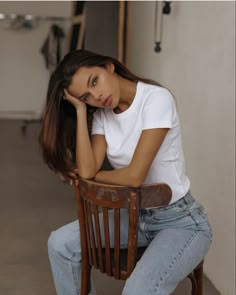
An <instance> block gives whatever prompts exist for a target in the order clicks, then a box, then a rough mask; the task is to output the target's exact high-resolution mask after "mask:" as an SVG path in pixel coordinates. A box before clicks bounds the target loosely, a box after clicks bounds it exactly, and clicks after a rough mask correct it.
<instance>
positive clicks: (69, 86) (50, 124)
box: [40, 50, 211, 295]
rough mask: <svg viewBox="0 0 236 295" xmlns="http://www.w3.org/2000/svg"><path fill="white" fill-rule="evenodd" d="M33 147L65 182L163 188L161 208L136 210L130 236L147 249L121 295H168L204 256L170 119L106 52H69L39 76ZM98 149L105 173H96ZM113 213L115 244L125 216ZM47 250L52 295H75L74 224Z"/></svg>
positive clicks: (200, 225) (151, 91)
mask: <svg viewBox="0 0 236 295" xmlns="http://www.w3.org/2000/svg"><path fill="white" fill-rule="evenodd" d="M91 116H93V122H92V130H91V136H90V131H89V129H90V128H88V125H89V124H88V123H87V122H88V121H89V122H90V121H91V120H89V118H90V117H91ZM40 143H41V146H42V150H43V157H44V160H45V161H46V163H47V164H48V166H49V167H50V168H51V169H53V170H54V171H56V172H59V173H60V174H63V175H64V176H65V177H67V178H68V179H72V180H73V181H76V173H78V174H79V175H80V176H81V177H83V178H86V179H91V178H93V179H95V180H96V181H98V182H104V183H110V184H120V185H127V186H131V187H138V186H140V185H142V184H144V183H146V184H147V183H160V182H164V183H167V184H168V185H169V186H170V187H171V189H172V200H171V203H170V204H169V205H168V206H165V207H161V208H151V209H147V210H142V211H141V212H140V222H139V235H138V241H139V244H140V245H148V248H147V250H146V251H145V253H144V255H143V256H142V258H141V260H140V261H139V262H138V263H137V265H136V267H135V269H134V271H133V273H132V274H131V276H130V277H129V279H128V280H127V281H126V283H125V287H124V290H123V293H122V294H123V295H128V294H129V295H130V294H134V295H150V294H151V295H154V294H155V295H166V294H170V293H171V292H172V291H173V290H174V289H175V287H176V286H177V285H178V283H179V282H180V281H181V280H182V279H183V278H185V277H186V276H187V275H188V274H189V273H190V272H191V271H192V270H193V269H194V268H195V267H196V266H197V265H198V263H199V262H200V261H201V260H202V259H203V258H204V256H205V255H206V253H207V251H208V249H209V246H210V243H211V229H210V225H209V223H208V220H207V216H206V213H205V212H204V209H203V207H202V206H201V205H200V204H199V203H197V202H196V201H195V200H194V198H193V197H192V195H191V193H190V181H189V179H188V177H187V176H186V174H185V164H184V156H183V149H182V142H181V134H180V122H179V117H178V113H177V110H176V105H175V101H174V98H173V96H172V94H171V93H170V92H169V91H168V90H167V89H166V88H164V87H162V86H161V85H160V84H158V83H156V82H154V81H151V80H147V79H142V78H140V77H138V76H136V75H134V74H132V73H131V72H130V71H129V70H128V69H127V68H126V67H125V66H124V65H122V64H121V63H119V62H118V61H117V60H115V59H113V58H111V57H107V56H101V55H98V54H95V53H92V52H89V51H85V50H78V51H74V52H70V53H69V54H67V55H66V56H65V57H64V59H63V60H62V62H61V63H60V64H59V65H58V67H57V69H56V70H55V72H54V73H53V74H52V76H51V79H50V82H49V87H48V93H47V104H46V108H45V112H44V116H43V122H42V129H41V134H40ZM105 155H107V157H108V159H109V162H110V163H111V165H112V167H113V168H114V170H112V171H101V170H100V169H101V166H102V163H103V161H104V158H105ZM122 214H123V216H122V226H123V229H124V230H122V233H121V236H122V237H123V239H124V240H125V229H127V215H126V213H125V212H122ZM111 228H112V227H111ZM124 246H125V245H124ZM48 247H49V258H50V263H51V267H52V272H53V277H54V282H55V286H56V290H57V294H60V295H72V294H80V290H79V288H80V259H81V250H80V241H79V224H78V221H75V222H73V223H70V224H69V225H65V226H63V227H62V228H60V229H58V230H57V231H55V232H53V233H52V234H51V235H50V238H49V241H48ZM91 294H95V289H94V287H92V290H91Z"/></svg>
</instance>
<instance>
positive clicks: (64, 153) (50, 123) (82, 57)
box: [39, 50, 161, 177]
mask: <svg viewBox="0 0 236 295" xmlns="http://www.w3.org/2000/svg"><path fill="white" fill-rule="evenodd" d="M108 63H113V64H114V66H115V72H116V73H117V74H118V75H120V76H122V77H123V78H125V79H128V80H130V81H134V82H138V81H142V82H144V83H148V84H153V85H158V86H161V85H160V84H159V83H157V82H155V81H153V80H149V79H144V78H141V77H138V76H136V75H135V74H133V73H131V72H130V71H129V70H128V69H127V68H126V67H125V66H124V65H123V64H122V63H120V62H119V61H118V60H116V59H114V58H112V57H109V56H103V55H99V54H96V53H94V52H90V51H87V50H75V51H71V52H69V53H68V54H67V55H66V56H65V57H64V58H63V60H62V61H61V62H60V63H59V64H58V66H57V68H56V69H55V71H54V72H53V73H52V75H51V77H50V80H49V85H48V90H47V100H46V105H45V108H44V111H43V115H42V124H41V131H40V135H39V142H40V145H41V148H42V154H43V159H44V161H45V162H46V163H47V165H48V166H49V168H50V169H52V170H53V171H55V172H59V173H61V174H62V175H64V176H66V177H68V176H69V172H70V171H71V170H72V169H74V168H75V167H76V164H75V150H76V111H75V108H74V107H73V106H72V104H70V103H69V102H68V101H67V100H65V99H63V95H64V88H66V89H67V88H68V87H69V85H70V83H71V80H72V77H73V75H74V74H75V73H76V72H77V70H78V69H79V68H81V67H93V66H100V67H105V66H106V65H107V64H108ZM94 110H95V109H94V108H93V107H90V106H89V105H87V113H88V125H89V127H90V128H91V121H92V114H93V112H94ZM90 128H89V129H90Z"/></svg>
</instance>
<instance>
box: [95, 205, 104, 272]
mask: <svg viewBox="0 0 236 295" xmlns="http://www.w3.org/2000/svg"><path fill="white" fill-rule="evenodd" d="M94 220H95V228H96V240H97V257H98V265H99V269H100V271H101V272H104V265H103V259H102V242H101V231H100V222H99V214H98V207H97V206H94Z"/></svg>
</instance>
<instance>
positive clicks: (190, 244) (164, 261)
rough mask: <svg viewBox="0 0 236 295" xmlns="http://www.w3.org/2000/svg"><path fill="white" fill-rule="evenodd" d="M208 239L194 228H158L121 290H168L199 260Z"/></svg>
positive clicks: (160, 294)
mask: <svg viewBox="0 0 236 295" xmlns="http://www.w3.org/2000/svg"><path fill="white" fill-rule="evenodd" d="M210 242H211V240H210V239H209V237H207V236H206V235H204V234H203V233H202V232H201V231H197V230H188V229H178V228H176V229H174V228H169V229H163V230H160V231H159V232H158V233H157V234H156V236H155V238H154V239H153V240H152V241H151V243H150V245H149V246H148V248H147V249H146V251H145V252H144V254H143V256H142V258H141V259H140V261H139V262H138V263H137V265H136V267H135V269H134V271H133V272H132V274H131V276H130V278H129V279H128V280H127V282H126V285H125V288H124V291H123V293H122V294H124V295H130V294H135V295H146V294H149V295H154V294H155V295H167V294H170V293H171V292H172V291H173V290H174V289H175V288H176V286H177V285H178V283H179V282H180V281H181V280H182V279H184V278H185V277H186V276H187V275H188V274H189V273H190V272H191V271H192V270H193V269H194V268H195V267H196V266H197V265H198V264H199V263H200V262H201V260H202V259H203V258H204V256H205V255H206V253H207V251H208V249H209V246H210Z"/></svg>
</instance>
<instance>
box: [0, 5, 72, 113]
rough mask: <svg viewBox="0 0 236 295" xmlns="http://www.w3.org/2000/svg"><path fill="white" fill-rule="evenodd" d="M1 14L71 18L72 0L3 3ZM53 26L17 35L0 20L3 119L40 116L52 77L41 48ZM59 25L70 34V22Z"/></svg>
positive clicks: (45, 23) (1, 110)
mask: <svg viewBox="0 0 236 295" xmlns="http://www.w3.org/2000/svg"><path fill="white" fill-rule="evenodd" d="M0 13H6V14H9V13H16V14H32V15H38V16H65V17H69V16H71V14H72V5H71V2H70V1H67V2H65V1H59V2H58V1H47V2H45V1H42V2H41V1H36V2H35V1H12V2H8V1H0ZM52 23H55V22H46V21H43V22H40V24H39V26H38V27H37V28H35V29H34V30H32V31H18V32H16V31H12V30H9V29H7V28H6V27H7V22H6V21H0V39H1V46H0V65H1V66H0V89H1V95H0V117H19V116H20V117H21V115H22V116H23V117H25V116H26V117H27V112H30V113H31V112H33V113H34V112H36V113H38V112H39V115H40V113H41V110H42V107H43V104H44V101H45V96H46V89H47V84H48V79H49V75H50V73H49V71H48V70H47V69H46V67H45V61H44V57H43V55H42V54H41V53H40V49H41V47H42V45H43V43H44V41H45V39H46V37H47V35H48V32H49V28H50V26H51V25H52ZM57 24H58V25H60V26H62V27H64V29H65V32H68V27H69V26H70V23H69V22H67V23H65V24H64V25H63V23H59V22H57ZM67 39H68V38H67Z"/></svg>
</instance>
